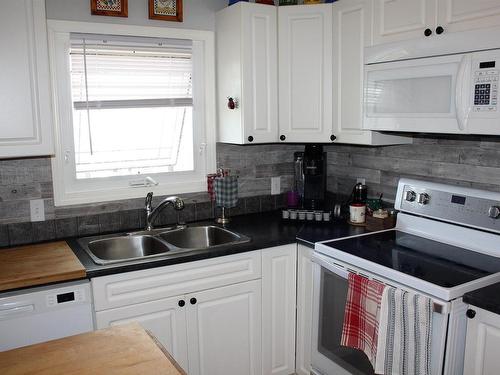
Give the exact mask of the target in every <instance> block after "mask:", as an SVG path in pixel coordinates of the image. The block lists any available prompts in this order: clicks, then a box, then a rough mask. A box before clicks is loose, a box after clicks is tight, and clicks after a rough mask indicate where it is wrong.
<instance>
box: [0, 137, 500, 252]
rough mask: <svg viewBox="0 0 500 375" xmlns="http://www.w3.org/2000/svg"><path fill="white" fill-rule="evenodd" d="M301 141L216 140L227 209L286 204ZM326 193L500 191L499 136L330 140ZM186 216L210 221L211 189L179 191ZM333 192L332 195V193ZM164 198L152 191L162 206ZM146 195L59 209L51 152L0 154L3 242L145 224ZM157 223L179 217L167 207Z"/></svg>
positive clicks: (256, 209) (386, 194)
mask: <svg viewBox="0 0 500 375" xmlns="http://www.w3.org/2000/svg"><path fill="white" fill-rule="evenodd" d="M303 149H304V146H303V145H296V144H291V145H284V144H267V145H251V146H238V145H230V144H217V166H218V167H224V168H228V169H230V170H231V173H232V174H236V175H238V176H239V177H240V179H239V181H240V184H239V192H240V197H241V199H240V201H239V204H238V206H237V207H235V208H232V209H230V210H229V214H230V215H239V214H244V213H253V212H264V211H270V210H273V209H277V208H281V207H283V206H284V195H283V193H284V192H286V191H288V190H290V189H291V188H292V184H293V153H294V152H295V151H303ZM325 151H327V153H328V159H327V160H328V191H329V192H332V193H335V194H337V195H338V196H346V195H349V194H350V192H351V189H352V186H353V185H354V184H355V183H356V178H358V177H362V178H365V179H366V183H367V185H368V187H369V195H370V196H378V194H380V193H382V194H383V195H384V200H386V201H389V202H390V201H393V200H394V197H395V193H396V187H397V183H398V180H399V178H400V177H410V178H417V179H424V180H430V181H438V182H444V183H450V184H456V185H461V186H470V187H475V188H479V189H486V190H492V191H497V192H500V137H474V136H431V135H418V136H415V139H414V144H412V145H401V146H385V147H368V146H353V145H341V144H333V145H327V146H326V147H325ZM274 176H280V177H281V193H282V194H280V195H277V196H271V177H274ZM180 196H181V197H183V198H184V199H185V202H186V208H185V209H184V211H183V212H182V217H181V220H182V221H186V222H190V221H195V220H204V219H211V218H213V217H214V208H213V205H212V202H210V201H209V200H208V195H207V193H206V192H199V193H194V194H180ZM330 196H333V195H331V194H330ZM40 198H41V199H44V201H45V216H46V221H44V222H37V223H31V222H29V216H30V215H29V200H30V199H40ZM161 198H162V197H155V199H154V202H153V204H157V203H158V202H159V200H160V199H161ZM144 215H145V213H144V198H142V197H141V198H137V199H131V200H126V201H115V202H104V203H100V204H87V205H78V206H69V207H55V206H54V201H53V195H52V174H51V167H50V159H49V158H30V159H18V160H0V247H4V246H9V245H19V244H26V243H31V242H38V241H45V240H51V239H62V238H68V237H74V236H85V235H93V234H98V233H108V232H116V231H126V230H134V229H139V228H143V227H144V225H145V218H144ZM158 221H159V223H158V225H168V224H172V223H175V222H176V221H177V216H176V213H175V212H174V211H173V210H171V209H166V210H164V211H163V212H162V213H161V215H160V216H159V218H158Z"/></svg>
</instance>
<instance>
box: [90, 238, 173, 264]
mask: <svg viewBox="0 0 500 375" xmlns="http://www.w3.org/2000/svg"><path fill="white" fill-rule="evenodd" d="M84 248H85V250H87V252H88V253H89V255H90V256H91V257H92V259H93V260H94V262H96V263H98V264H108V263H115V262H123V261H125V260H130V259H136V258H146V257H153V256H160V255H165V253H167V252H168V251H170V249H169V247H168V245H167V244H165V243H164V242H163V241H161V240H159V239H158V238H155V237H152V236H124V237H110V238H104V239H97V240H92V241H90V242H88V244H87V246H84Z"/></svg>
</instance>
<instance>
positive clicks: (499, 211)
mask: <svg viewBox="0 0 500 375" xmlns="http://www.w3.org/2000/svg"><path fill="white" fill-rule="evenodd" d="M488 216H489V217H491V218H492V219H498V217H499V216H500V207H498V206H491V207H490V209H489V210H488Z"/></svg>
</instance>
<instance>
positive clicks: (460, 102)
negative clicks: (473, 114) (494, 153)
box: [455, 54, 472, 131]
mask: <svg viewBox="0 0 500 375" xmlns="http://www.w3.org/2000/svg"><path fill="white" fill-rule="evenodd" d="M471 71H472V55H470V54H468V55H464V56H463V57H462V60H461V61H460V66H459V68H458V73H457V78H456V82H455V112H456V116H457V122H458V128H459V129H460V130H463V131H465V130H466V128H467V120H468V117H469V112H470V107H469V98H470V95H469V94H470V92H469V88H470V75H471Z"/></svg>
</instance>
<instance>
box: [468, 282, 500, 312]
mask: <svg viewBox="0 0 500 375" xmlns="http://www.w3.org/2000/svg"><path fill="white" fill-rule="evenodd" d="M463 299H464V302H465V303H468V304H469V305H474V306H476V307H479V308H481V309H484V310H488V311H491V312H492V313H495V314H500V283H497V284H493V285H490V286H486V287H484V288H481V289H478V290H475V291H473V292H469V293H465V294H464V298H463Z"/></svg>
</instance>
